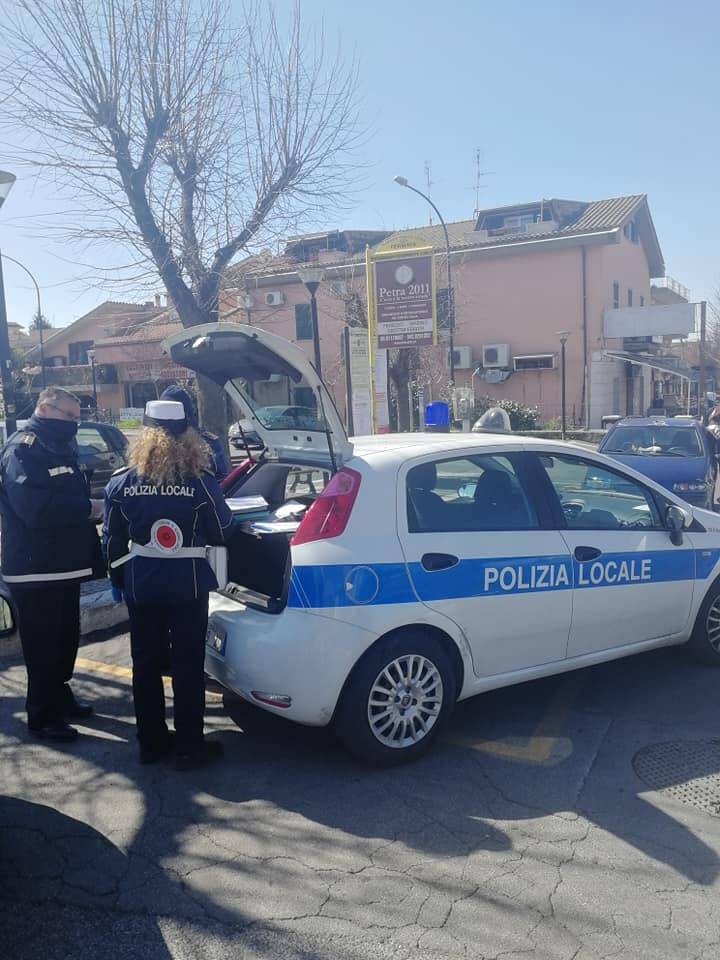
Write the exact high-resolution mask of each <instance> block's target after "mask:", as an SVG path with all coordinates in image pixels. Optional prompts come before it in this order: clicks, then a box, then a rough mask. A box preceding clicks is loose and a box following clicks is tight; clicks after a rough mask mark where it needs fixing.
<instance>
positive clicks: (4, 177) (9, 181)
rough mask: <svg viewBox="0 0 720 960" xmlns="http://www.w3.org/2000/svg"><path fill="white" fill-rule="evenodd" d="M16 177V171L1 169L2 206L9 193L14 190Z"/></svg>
mask: <svg viewBox="0 0 720 960" xmlns="http://www.w3.org/2000/svg"><path fill="white" fill-rule="evenodd" d="M15 179H16V178H15V174H14V173H8V172H7V171H6V170H0V207H2V205H3V204H4V203H5V201H6V200H7V195H8V194H9V193H10V191H11V190H12V188H13V184H14V183H15Z"/></svg>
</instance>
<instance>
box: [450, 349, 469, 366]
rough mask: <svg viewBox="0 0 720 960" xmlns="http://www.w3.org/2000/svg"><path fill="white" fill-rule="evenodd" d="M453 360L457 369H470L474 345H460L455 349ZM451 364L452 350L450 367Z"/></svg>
mask: <svg viewBox="0 0 720 960" xmlns="http://www.w3.org/2000/svg"><path fill="white" fill-rule="evenodd" d="M453 360H454V362H455V369H456V370H469V369H470V367H471V366H472V347H458V346H456V347H455V348H454V350H453ZM449 366H450V351H449V350H448V367H449Z"/></svg>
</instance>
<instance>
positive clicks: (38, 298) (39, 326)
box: [2, 253, 45, 390]
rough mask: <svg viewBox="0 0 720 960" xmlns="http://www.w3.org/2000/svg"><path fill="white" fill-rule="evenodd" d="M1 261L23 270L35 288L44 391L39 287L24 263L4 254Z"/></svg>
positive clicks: (42, 378) (43, 375)
mask: <svg viewBox="0 0 720 960" xmlns="http://www.w3.org/2000/svg"><path fill="white" fill-rule="evenodd" d="M2 258H3V260H8V261H9V262H10V263H14V264H15V266H16V267H20V269H21V270H24V271H25V273H26V274H27V275H28V276H29V277H30V279H31V280H32V282H33V286H34V287H35V298H36V300H37V322H38V332H39V333H40V344H39V346H40V382H41V383H42V388H43V390H44V389H45V345H44V343H43V315H42V307H41V306H40V287H39V286H38V282H37V280H36V279H35V277H34V276H33V275H32V273H30V271H29V270H28V268H27V267H26V266H25V264H24V263H20V261H19V260H16V259H15V258H14V257H9V256H8V255H7V254H6V253H3V254H2Z"/></svg>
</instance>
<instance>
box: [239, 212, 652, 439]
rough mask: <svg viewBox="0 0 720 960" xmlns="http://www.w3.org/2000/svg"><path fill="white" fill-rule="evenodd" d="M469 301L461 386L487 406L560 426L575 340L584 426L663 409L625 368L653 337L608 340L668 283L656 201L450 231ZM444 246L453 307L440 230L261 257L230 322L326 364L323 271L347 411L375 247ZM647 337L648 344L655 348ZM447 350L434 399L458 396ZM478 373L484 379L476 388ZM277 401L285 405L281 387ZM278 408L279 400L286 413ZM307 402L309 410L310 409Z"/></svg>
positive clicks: (457, 284) (457, 295)
mask: <svg viewBox="0 0 720 960" xmlns="http://www.w3.org/2000/svg"><path fill="white" fill-rule="evenodd" d="M448 229H449V234H450V244H451V267H452V276H453V290H454V299H455V361H456V362H455V382H456V384H457V385H458V386H462V385H469V384H470V383H471V381H472V383H473V386H474V388H475V393H476V396H481V395H485V394H489V395H491V396H493V397H497V398H510V399H513V400H517V401H520V402H522V403H525V404H529V405H531V406H537V407H538V408H539V409H540V418H541V420H544V421H549V420H552V419H553V418H556V417H558V416H559V415H560V371H559V349H560V343H559V337H558V333H559V331H568V332H569V338H568V341H567V409H568V416H569V418H570V419H574V420H575V421H576V422H577V423H579V424H584V423H585V422H588V423H589V424H590V425H591V426H596V425H599V423H600V418H601V416H603V415H604V414H612V413H620V414H625V413H641V412H643V413H644V412H645V409H646V408H647V407H648V406H650V404H651V398H652V386H651V374H650V373H649V372H648V368H647V366H643V365H640V364H638V363H634V362H632V360H630V361H628V360H627V359H624V358H618V357H617V356H612V354H613V353H619V352H623V351H624V350H629V351H632V349H634V348H637V347H638V346H639V344H638V343H637V342H636V341H637V340H638V339H640V338H637V337H635V338H625V337H622V338H617V337H616V338H613V339H608V338H607V337H606V336H605V334H604V314H605V312H606V311H607V310H611V309H613V308H620V307H628V306H630V307H644V306H649V305H650V302H651V300H650V297H651V293H650V281H651V278H652V277H659V276H662V275H663V274H664V264H663V258H662V253H661V250H660V246H659V243H658V239H657V235H656V233H655V229H654V226H653V222H652V218H651V216H650V211H649V208H648V204H647V199H646V197H645V196H644V195H638V196H628V197H619V198H614V199H610V200H600V201H593V202H589V203H587V202H579V201H569V200H541V201H537V202H535V203H529V204H522V205H516V206H512V207H502V208H496V209H491V210H482V211H480V212H479V214H478V216H477V218H475V219H473V220H467V221H460V222H458V223H452V224H448ZM366 245H370V246H371V247H375V248H377V249H384V248H388V247H393V248H403V247H417V246H425V245H432V246H433V247H434V249H435V251H436V255H437V257H438V264H437V267H438V270H437V276H438V286H439V287H440V290H439V297H440V299H441V300H442V298H444V296H445V291H444V290H443V289H442V288H443V287H444V286H445V284H444V283H443V278H444V277H445V273H446V259H445V244H444V239H443V234H442V229H441V228H440V227H439V226H432V227H420V228H417V229H413V230H404V231H398V232H395V233H392V234H388V233H379V232H362V231H353V230H348V231H330V232H327V233H322V234H316V235H309V236H302V237H295V238H291V240H289V241H288V243H287V244H286V247H285V252H284V255H283V256H281V257H274V258H273V257H270V256H269V255H267V256H266V257H260V258H251V259H250V260H247V261H245V262H243V263H241V264H239V265H238V266H237V267H236V268H234V270H233V271H231V274H230V276H229V278H228V283H227V287H226V291H225V296H224V302H223V307H222V313H223V319H237V320H242V321H243V322H246V323H247V322H249V323H252V324H258V325H259V326H262V327H263V328H266V329H269V330H272V331H274V332H277V333H278V334H281V335H282V336H285V337H287V338H288V339H291V340H294V341H296V342H298V343H299V344H300V345H301V346H302V347H303V348H304V349H305V350H306V352H307V353H308V356H310V357H312V329H311V324H310V315H309V306H308V294H307V291H306V290H305V288H304V286H303V284H302V283H301V281H300V277H299V273H298V271H299V270H300V269H301V268H302V267H303V266H305V265H313V266H322V267H323V268H324V280H323V282H322V283H321V285H320V288H319V291H318V314H319V328H320V342H321V357H322V372H323V378H324V379H325V380H326V382H327V383H328V385H329V386H330V388H331V389H332V391H333V393H334V395H335V400H336V403H337V405H338V407H339V408H340V409H344V398H345V386H344V365H343V360H342V350H341V337H342V330H343V327H344V326H345V324H346V323H348V322H350V323H360V324H363V325H364V324H365V322H366V303H365V299H366V295H365V263H364V258H365V247H366ZM646 339H647V338H642V340H643V343H644V342H645V340H646ZM447 354H448V350H447V346H446V344H445V345H444V346H440V347H437V348H433V349H428V350H426V351H425V354H424V357H423V362H422V363H421V364H420V369H419V370H418V371H417V373H416V374H415V378H416V380H417V381H418V383H419V384H420V385H421V386H422V387H423V388H424V391H425V398H426V399H431V398H434V399H440V398H441V397H443V396H446V395H447V383H448V371H447V366H448V363H447ZM473 374H475V375H474V376H473ZM269 391H270V392H269V393H268V398H267V402H273V397H272V392H271V388H270V387H269ZM276 402H277V401H276ZM298 402H300V401H299V400H298Z"/></svg>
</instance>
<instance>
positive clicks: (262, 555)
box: [220, 522, 290, 613]
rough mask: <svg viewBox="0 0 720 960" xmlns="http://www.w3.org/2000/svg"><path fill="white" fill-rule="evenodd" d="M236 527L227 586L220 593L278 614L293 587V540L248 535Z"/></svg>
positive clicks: (275, 535)
mask: <svg viewBox="0 0 720 960" xmlns="http://www.w3.org/2000/svg"><path fill="white" fill-rule="evenodd" d="M245 526H246V524H242V523H237V522H236V523H235V526H234V529H233V532H232V534H231V537H230V540H229V541H228V543H227V548H228V583H227V587H226V588H225V589H224V590H221V591H220V592H221V593H222V594H224V595H225V596H228V597H231V598H232V599H233V600H237V601H239V602H241V603H245V604H247V605H248V606H252V607H259V608H260V609H262V610H266V611H267V612H268V613H279V612H280V611H281V610H283V609H284V607H285V604H286V602H287V591H288V586H289V584H290V538H289V536H288V534H286V533H264V534H261V535H259V536H258V535H256V534H253V533H250V532H248V531H247V530H246V529H244V527H245Z"/></svg>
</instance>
